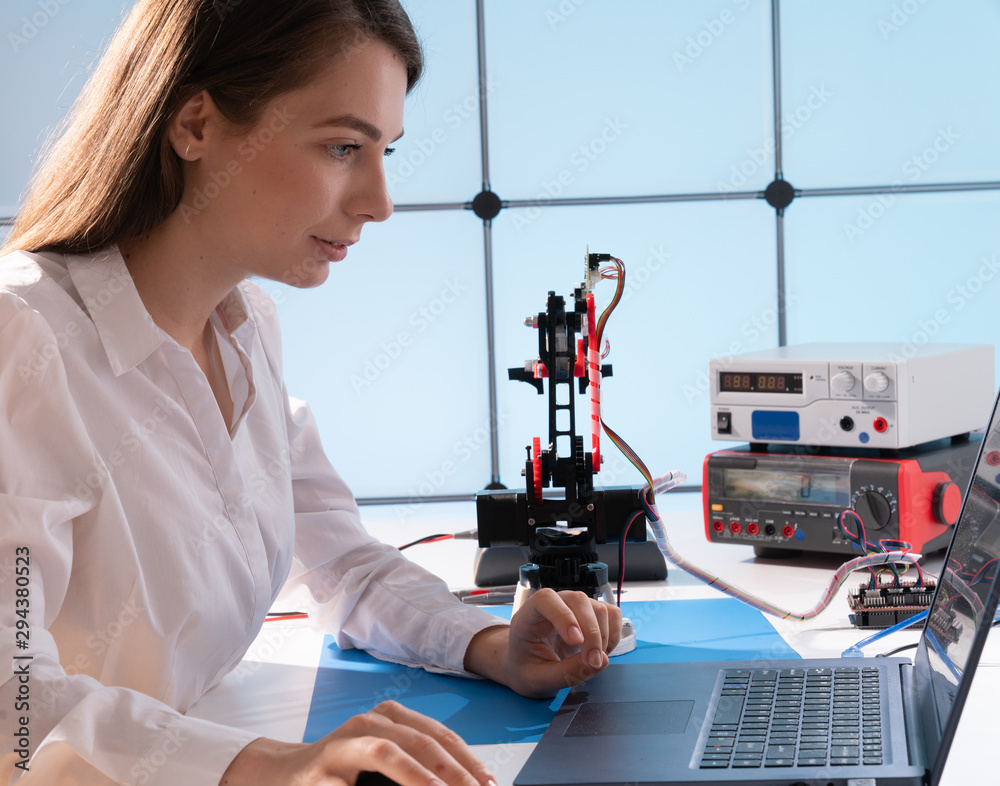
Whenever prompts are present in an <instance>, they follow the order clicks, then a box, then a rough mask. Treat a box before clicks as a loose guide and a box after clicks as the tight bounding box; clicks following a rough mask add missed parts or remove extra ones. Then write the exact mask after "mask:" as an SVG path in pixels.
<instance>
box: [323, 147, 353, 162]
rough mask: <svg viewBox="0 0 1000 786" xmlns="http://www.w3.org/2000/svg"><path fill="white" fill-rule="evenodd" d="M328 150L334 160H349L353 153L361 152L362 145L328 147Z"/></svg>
mask: <svg viewBox="0 0 1000 786" xmlns="http://www.w3.org/2000/svg"><path fill="white" fill-rule="evenodd" d="M326 149H327V150H329V151H330V155H332V156H333V157H334V158H341V159H343V158H347V156H348V155H350V153H351V152H352V151H356V150H360V149H361V145H327V146H326Z"/></svg>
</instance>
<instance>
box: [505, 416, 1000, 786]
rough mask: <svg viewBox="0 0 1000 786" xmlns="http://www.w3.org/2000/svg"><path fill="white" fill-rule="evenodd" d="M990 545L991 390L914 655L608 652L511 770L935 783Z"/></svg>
mask: <svg viewBox="0 0 1000 786" xmlns="http://www.w3.org/2000/svg"><path fill="white" fill-rule="evenodd" d="M998 557H1000V416H998V405H997V404H996V403H995V404H994V408H993V413H992V415H991V418H990V423H989V426H988V427H987V430H986V435H985V438H984V439H983V443H982V447H981V448H980V451H979V455H978V457H977V459H976V465H975V468H974V470H973V473H972V478H971V479H970V482H969V488H968V489H967V491H966V494H965V498H964V500H963V504H962V511H961V514H960V516H959V519H958V522H957V524H956V525H955V527H954V532H953V534H952V539H951V545H950V546H949V549H948V554H947V556H946V559H945V563H944V566H945V567H944V568H943V571H942V575H940V576H939V577H938V584H937V589H936V591H935V594H934V599H933V601H932V603H931V607H930V611H929V614H928V617H927V622H926V625H925V627H924V630H923V633H922V635H921V638H920V643H919V645H918V648H917V651H916V654H915V656H914V660H913V663H912V664H911V663H910V661H909V660H908V659H906V658H875V657H857V658H831V659H822V660H815V659H802V660H773V661H768V660H759V661H725V662H707V663H635V664H617V665H615V664H612V665H611V666H608V668H607V669H605V670H604V671H603V672H602V673H601V674H599V675H597V676H596V677H595V678H593V679H591V680H590V681H589V682H587V683H584V684H582V685H580V686H578V687H576V688H573V689H572V690H571V691H570V692H569V694H568V695H567V697H566V699H565V701H564V702H563V704H562V706H561V708H560V709H559V711H558V712H557V713H556V716H555V718H554V719H553V721H552V723H551V724H550V725H549V727H548V729H547V730H546V732H545V734H544V735H543V736H542V739H541V740H540V741H539V742H538V744H537V745H536V746H535V749H534V750H533V751H532V753H531V755H530V757H529V758H528V760H527V762H526V763H525V765H524V767H523V768H522V769H521V771H520V773H519V774H518V776H517V777H516V778H515V779H514V784H515V786H542V785H543V784H546V785H548V784H563V785H564V786H597V785H598V784H600V786H615V785H617V784H621V786H625V784H630V785H637V784H643V786H652V785H653V784H663V785H664V786H667V785H669V786H678V785H679V784H683V785H684V786H694V784H763V783H767V784H782V785H783V786H792V785H793V784H795V785H796V786H807V785H808V786H813V784H815V785H817V786H880V785H883V784H891V785H892V786H904V785H908V784H913V785H914V786H916V785H917V784H919V785H920V786H936V784H938V782H939V781H940V778H941V774H942V772H943V770H944V764H945V759H946V757H947V754H948V749H949V747H950V745H951V742H952V739H953V738H954V735H955V729H956V728H957V726H958V721H959V715H960V714H961V711H962V707H963V706H964V704H965V700H966V697H967V695H968V692H969V687H970V684H971V682H972V676H973V673H974V671H975V669H976V666H977V664H978V663H979V657H980V654H981V653H982V650H983V646H984V645H985V643H986V637H987V635H988V634H989V631H990V627H991V624H992V622H993V618H994V614H995V612H996V608H997V597H998V592H1000V584H998V582H997V573H998V572H1000V571H998V565H1000V560H998ZM638 633H639V635H640V637H641V635H642V632H641V631H638Z"/></svg>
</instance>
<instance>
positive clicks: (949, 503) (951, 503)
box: [932, 483, 962, 525]
mask: <svg viewBox="0 0 1000 786" xmlns="http://www.w3.org/2000/svg"><path fill="white" fill-rule="evenodd" d="M932 505H933V507H934V518H935V519H937V521H938V523H939V524H948V525H951V524H954V523H955V522H956V521H958V514H959V511H961V509H962V492H961V490H960V489H959V488H958V486H957V485H955V484H954V483H938V485H937V488H935V489H934V497H933V502H932Z"/></svg>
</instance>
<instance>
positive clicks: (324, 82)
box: [0, 0, 620, 786]
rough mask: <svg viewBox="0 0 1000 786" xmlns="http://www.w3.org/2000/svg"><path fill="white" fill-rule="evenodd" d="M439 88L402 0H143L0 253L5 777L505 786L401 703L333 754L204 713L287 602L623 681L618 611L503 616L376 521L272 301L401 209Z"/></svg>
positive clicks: (438, 647)
mask: <svg viewBox="0 0 1000 786" xmlns="http://www.w3.org/2000/svg"><path fill="white" fill-rule="evenodd" d="M420 71H421V55H420V49H419V46H418V44H417V41H416V39H415V37H414V34H413V30H412V28H411V26H410V23H409V20H408V19H407V17H406V15H405V14H404V13H403V11H402V10H401V9H400V7H399V6H398V4H397V2H395V0H281V1H280V2H277V0H228V1H227V2H220V0H215V2H212V1H211V0H139V2H138V3H136V5H135V7H134V8H133V10H132V12H131V14H130V15H129V17H128V19H127V20H126V21H125V23H124V24H123V26H122V28H121V29H120V31H119V32H118V34H117V35H116V36H115V38H114V39H113V41H112V42H111V44H110V46H109V48H108V51H107V53H106V54H105V56H104V58H103V59H102V61H101V63H100V64H99V66H98V67H97V69H96V71H95V73H94V74H93V76H92V78H91V80H90V82H89V83H88V85H87V87H86V88H85V90H84V92H83V94H82V95H81V97H80V99H79V101H78V102H77V104H76V106H75V107H74V109H73V111H72V113H71V115H70V117H69V118H68V121H67V125H66V128H65V131H64V133H63V135H62V136H61V138H60V140H59V141H58V142H57V143H56V144H55V145H54V146H53V148H52V149H51V151H50V152H49V154H48V156H47V157H46V159H45V162H44V164H43V165H42V166H41V168H40V170H39V172H38V174H37V175H36V177H35V180H34V182H33V184H32V187H31V190H30V193H29V194H28V196H27V198H26V200H25V202H24V206H23V209H22V210H21V213H20V215H19V217H18V221H17V223H16V225H15V226H14V228H13V231H12V233H11V235H10V237H9V238H8V240H7V243H6V246H5V249H4V251H5V252H8V253H7V254H6V256H4V257H3V258H2V259H0V407H2V409H3V412H4V416H3V417H2V418H0V564H3V565H4V566H5V570H4V574H3V577H2V579H0V627H2V631H0V653H2V657H3V659H4V662H5V663H12V664H14V666H13V668H12V670H11V672H10V673H8V674H7V675H6V679H5V680H4V683H3V686H2V688H0V713H3V714H4V715H3V717H4V718H5V720H4V722H3V723H2V724H0V735H2V736H3V739H4V747H3V748H2V749H0V757H2V758H0V780H3V779H5V778H6V779H9V780H10V781H11V782H19V783H29V784H31V783H38V784H54V783H59V784H70V783H87V784H90V783H109V782H122V783H148V784H172V785H176V784H192V785H197V784H206V785H210V786H215V784H218V783H224V784H227V786H237V785H238V784H268V786H271V785H272V784H286V783H289V784H290V783H295V784H351V783H354V782H355V780H356V779H357V777H358V774H359V773H360V772H362V771H366V770H374V771H380V772H383V773H385V774H387V775H388V776H390V777H391V778H392V779H394V780H395V781H397V782H399V783H400V784H404V786H426V785H427V784H432V783H433V784H437V783H442V782H444V783H449V784H464V785H465V786H473V784H477V783H479V784H486V783H488V782H489V781H490V774H489V772H488V771H487V770H486V768H485V767H484V765H483V764H482V763H480V762H479V761H477V760H476V758H475V757H474V756H473V755H472V754H471V752H470V751H469V749H468V748H467V747H466V746H465V745H464V743H463V742H462V741H461V739H460V738H459V737H458V736H457V735H455V734H453V733H451V732H450V731H448V730H447V729H445V728H444V727H443V726H441V725H440V724H438V723H436V722H434V721H432V720H430V719H428V718H425V717H423V716H421V715H418V714H417V713H414V712H412V711H409V710H407V709H405V708H403V707H401V706H399V705H397V704H393V703H386V704H382V705H379V706H378V707H376V708H375V709H373V710H372V711H371V712H369V713H366V714H365V715H362V716H358V717H356V718H354V719H352V720H351V721H350V722H348V723H347V724H345V725H344V726H343V727H341V728H339V729H336V730H334V731H332V732H331V734H330V735H329V736H328V737H326V738H324V739H323V740H320V741H319V742H317V743H315V744H312V745H304V744H291V743H283V742H277V741H273V740H267V739H260V738H257V739H255V735H253V734H250V733H247V732H244V731H241V730H237V729H232V728H227V727H223V726H218V725H215V724H211V723H207V722H204V721H201V720H197V719H193V718H188V717H186V716H185V715H184V712H185V711H186V710H187V709H188V708H189V707H190V706H191V705H192V704H193V703H194V702H195V701H196V700H197V699H198V698H199V697H200V696H202V695H203V694H204V693H205V691H207V690H208V689H209V688H211V687H212V686H213V685H215V684H216V683H217V682H218V681H219V680H220V679H221V678H222V676H223V675H225V674H226V673H227V672H228V671H229V670H230V669H232V668H233V667H234V666H235V665H236V664H237V663H238V662H239V661H240V659H241V657H242V656H243V654H244V653H245V651H246V649H247V647H248V646H249V645H250V643H251V642H252V641H253V639H254V637H255V636H256V634H257V632H258V631H259V629H260V626H261V624H262V622H263V620H264V616H265V614H266V612H267V610H268V608H269V607H270V606H271V604H272V603H273V602H274V601H275V600H276V598H277V597H278V594H279V592H281V591H282V590H283V589H288V588H289V587H299V586H303V585H304V586H305V587H306V588H307V589H308V591H309V592H310V593H311V595H312V597H313V599H314V600H315V602H316V604H317V605H316V608H315V610H314V613H312V614H311V617H312V619H313V620H314V621H315V622H316V623H317V624H320V625H322V626H324V628H325V629H327V630H331V631H335V632H336V633H337V636H338V642H339V643H340V644H341V645H342V646H344V647H351V646H354V647H363V648H366V649H370V650H372V651H374V652H376V653H379V654H381V655H382V656H383V657H387V658H391V659H393V660H397V661H400V662H404V663H413V664H421V665H424V666H425V667H427V668H431V669H435V670H439V671H445V672H453V673H456V674H466V675H479V676H483V677H487V678H491V679H494V680H497V681H499V682H502V683H504V684H506V685H509V686H510V687H512V688H513V689H514V690H516V691H518V692H520V693H523V694H525V695H531V696H540V695H546V694H551V693H553V692H555V691H556V690H558V689H559V688H561V687H563V686H565V685H568V684H571V683H574V682H578V681H580V680H582V679H586V678H587V677H589V676H591V675H592V674H594V673H596V672H598V671H600V670H601V669H603V668H604V667H605V666H606V665H607V662H608V659H607V654H606V653H607V652H609V651H610V650H611V649H612V648H613V647H614V646H615V644H616V643H617V639H618V632H619V630H620V614H619V613H618V611H617V610H616V609H615V608H614V607H611V606H609V605H607V604H603V603H600V602H595V601H592V600H590V599H589V598H587V597H586V596H584V595H581V594H577V593H561V594H555V593H552V592H540V593H537V594H535V595H534V596H532V598H531V600H530V601H529V603H528V604H526V605H525V607H524V608H522V609H521V610H520V611H519V613H518V614H517V615H515V618H514V619H513V620H512V622H511V624H510V625H509V626H506V625H498V621H497V619H496V618H495V617H493V616H492V615H488V614H486V613H484V612H482V611H480V610H477V609H474V608H470V607H467V606H463V605H462V604H460V603H457V602H456V601H455V600H454V599H453V598H452V596H451V595H450V593H448V592H447V589H446V587H445V586H444V585H443V584H442V583H441V582H440V581H439V580H437V579H436V578H435V577H433V576H431V575H429V574H427V573H426V572H424V571H422V570H420V569H419V568H417V567H416V566H414V565H412V564H410V563H408V562H407V561H406V560H405V559H404V558H403V557H402V556H401V555H400V554H399V552H398V551H396V550H394V549H392V548H390V547H387V546H385V545H382V544H380V543H379V542H377V541H375V540H373V539H372V538H371V537H369V536H368V535H367V534H366V533H365V532H364V530H363V528H362V526H361V524H360V521H359V516H358V511H357V508H356V506H355V504H354V501H353V498H352V497H351V494H350V492H349V490H348V489H347V488H346V487H345V485H344V484H343V482H342V481H341V479H340V478H339V477H338V475H337V474H336V472H335V471H334V470H333V468H332V467H331V466H330V464H329V462H328V461H327V459H326V457H325V456H324V454H323V451H322V449H321V447H320V443H319V438H318V435H317V430H316V427H315V425H314V423H313V421H312V418H311V416H310V413H309V410H308V408H307V407H306V406H305V404H304V403H302V402H299V401H296V400H294V399H290V398H289V397H288V395H287V392H286V391H285V389H284V385H283V383H282V376H281V346H280V337H279V333H278V324H277V320H276V317H275V309H274V306H273V304H272V303H271V302H270V301H269V300H268V299H267V297H266V296H265V295H263V293H262V292H261V291H260V290H259V289H257V288H256V287H255V286H254V285H253V284H251V283H249V282H248V281H247V279H248V277H251V276H260V277H263V278H267V279H272V280H275V281H283V282H287V283H290V284H292V285H294V286H298V287H312V286H317V285H319V284H321V283H323V281H324V280H325V279H326V278H327V275H328V273H329V268H330V265H331V263H335V262H341V261H343V260H344V258H345V257H346V256H347V254H348V249H349V247H350V246H351V245H352V244H353V243H356V242H357V241H358V239H359V237H360V235H361V229H362V227H363V226H364V224H365V223H366V222H369V221H383V220H385V219H386V218H388V217H389V215H390V213H391V212H392V204H391V202H390V200H389V197H388V195H387V193H386V189H385V180H384V174H383V164H382V159H383V156H384V155H386V154H388V152H390V151H389V148H388V145H390V144H391V143H392V141H393V140H395V139H397V138H398V137H399V136H401V134H402V132H403V99H404V97H405V95H406V94H407V92H408V91H409V90H410V89H411V88H412V87H413V85H414V83H415V81H416V80H417V78H418V77H419V75H420ZM372 427H373V428H375V429H377V428H378V424H376V423H373V424H372ZM167 754H169V755H167Z"/></svg>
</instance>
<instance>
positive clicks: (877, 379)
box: [865, 371, 889, 393]
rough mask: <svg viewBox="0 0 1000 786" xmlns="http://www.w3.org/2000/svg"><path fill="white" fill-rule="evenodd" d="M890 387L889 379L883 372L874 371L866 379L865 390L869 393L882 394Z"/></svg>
mask: <svg viewBox="0 0 1000 786" xmlns="http://www.w3.org/2000/svg"><path fill="white" fill-rule="evenodd" d="M887 387H889V377H887V376H886V375H885V374H883V373H882V372H881V371H873V372H872V373H871V374H869V375H868V376H867V377H865V390H867V391H868V392H869V393H881V392H882V391H883V390H885V389H886V388H887Z"/></svg>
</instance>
